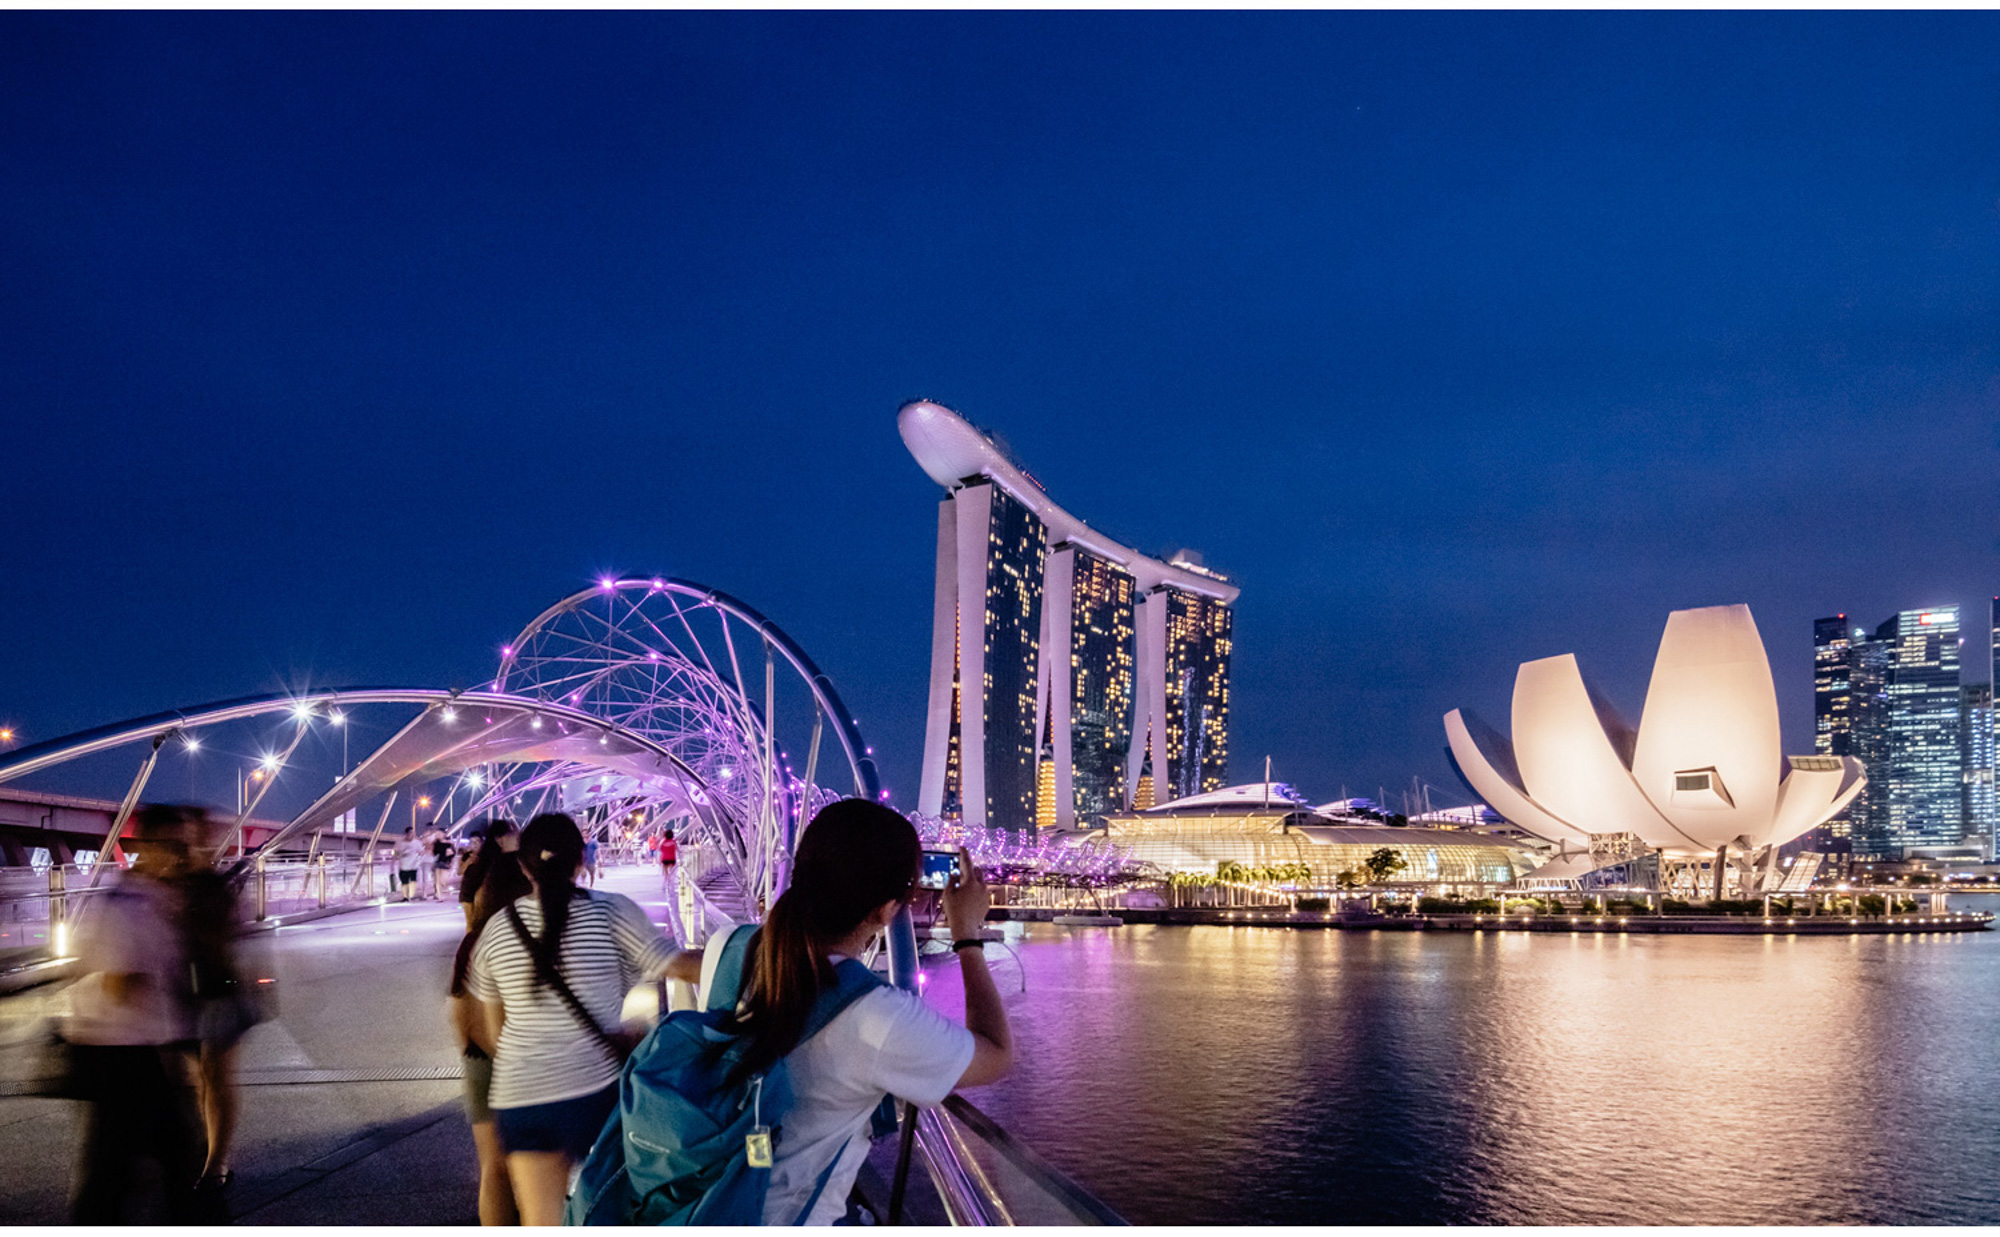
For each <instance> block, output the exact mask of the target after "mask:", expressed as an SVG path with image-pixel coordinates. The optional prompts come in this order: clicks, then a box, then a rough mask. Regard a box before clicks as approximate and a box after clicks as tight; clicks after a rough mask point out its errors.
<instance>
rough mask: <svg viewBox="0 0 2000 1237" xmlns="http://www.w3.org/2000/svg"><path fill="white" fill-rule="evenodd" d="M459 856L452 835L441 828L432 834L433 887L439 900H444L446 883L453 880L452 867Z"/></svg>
mask: <svg viewBox="0 0 2000 1237" xmlns="http://www.w3.org/2000/svg"><path fill="white" fill-rule="evenodd" d="M457 858H458V848H457V847H455V846H453V845H452V844H451V835H450V834H449V833H446V832H445V831H444V830H442V829H439V830H437V831H436V832H434V833H432V834H431V889H432V892H433V894H435V896H436V898H437V900H438V901H440V902H442V901H444V887H445V884H446V883H447V882H448V881H450V880H451V867H452V863H453V861H455V860H456V859H457Z"/></svg>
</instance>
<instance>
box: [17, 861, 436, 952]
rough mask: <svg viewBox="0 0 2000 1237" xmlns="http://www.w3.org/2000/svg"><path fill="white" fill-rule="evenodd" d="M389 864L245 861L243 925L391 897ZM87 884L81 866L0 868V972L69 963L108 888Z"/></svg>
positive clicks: (106, 880)
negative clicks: (85, 921)
mask: <svg viewBox="0 0 2000 1237" xmlns="http://www.w3.org/2000/svg"><path fill="white" fill-rule="evenodd" d="M395 880H396V871H395V864H394V863H393V862H388V863H380V862H373V863H371V862H370V861H369V860H367V859H363V858H358V857H355V856H334V855H316V856H312V857H310V858H308V857H305V856H298V857H289V858H265V859H259V860H252V861H251V863H250V864H249V865H248V866H247V867H246V868H245V869H244V871H243V873H242V885H241V892H242V909H243V914H244V917H245V919H246V920H247V921H257V920H263V919H271V918H276V917H279V916H290V915H296V914H299V913H302V912H306V911H313V910H322V909H331V908H336V907H339V906H343V905H350V904H352V905H362V904H366V903H368V902H371V901H373V900H375V899H378V898H382V897H388V896H393V895H394V894H395V892H396V888H395V883H394V882H395ZM111 883H112V880H111V876H110V874H108V873H107V874H104V875H101V876H99V877H98V879H97V881H96V883H95V884H93V883H92V881H91V868H90V865H88V864H75V863H58V864H48V865H45V866H42V867H20V868H0V971H7V970H14V969H17V968H20V967H24V966H34V965H36V964H38V963H43V962H50V961H55V960H57V959H61V958H66V957H68V956H70V948H71V945H72V943H73V941H74V939H75V936H74V933H75V927H76V923H77V921H78V920H79V918H80V917H81V916H83V915H85V914H87V913H88V912H89V910H90V908H91V906H93V905H94V904H95V903H96V901H97V900H98V899H99V898H101V897H103V895H104V893H105V891H106V890H107V889H109V888H110V887H111Z"/></svg>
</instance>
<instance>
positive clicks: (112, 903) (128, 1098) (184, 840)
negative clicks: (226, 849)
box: [63, 806, 226, 1224]
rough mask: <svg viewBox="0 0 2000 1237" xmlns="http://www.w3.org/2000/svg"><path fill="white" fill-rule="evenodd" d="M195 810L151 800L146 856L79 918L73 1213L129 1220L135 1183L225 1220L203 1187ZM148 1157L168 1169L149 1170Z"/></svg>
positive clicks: (71, 1025) (73, 1030) (135, 847)
mask: <svg viewBox="0 0 2000 1237" xmlns="http://www.w3.org/2000/svg"><path fill="white" fill-rule="evenodd" d="M190 827H191V819H190V813H189V812H188V811H187V810H185V809H182V808H178V807H167V806H148V807H145V808H143V809H141V810H140V812H139V814H138V816H137V818H136V819H135V821H134V823H133V834H132V836H131V837H130V838H129V839H127V840H126V845H127V846H128V847H129V848H130V849H131V851H132V852H133V854H134V855H135V856H136V859H135V861H134V863H133V865H132V867H131V869H130V870H128V871H124V872H120V873H117V874H116V876H115V877H114V878H113V879H114V883H113V884H112V886H111V887H110V889H109V890H107V891H106V892H105V893H104V895H103V896H102V898H101V899H99V901H98V904H97V905H96V906H94V907H93V908H91V910H90V911H88V912H87V913H86V914H85V915H84V916H83V919H82V921H81V923H80V924H79V925H78V929H77V939H76V955H77V964H78V967H79V969H81V970H82V971H83V972H85V974H84V977H83V978H82V979H80V980H78V981H77V982H76V984H75V985H73V986H72V987H71V989H70V998H71V1009H72V1013H71V1016H70V1017H69V1018H68V1019H67V1021H66V1025H65V1026H64V1029H63V1037H64V1039H65V1040H66V1041H67V1042H68V1043H69V1044H70V1062H71V1072H70V1077H69V1079H68V1080H67V1083H68V1088H69V1093H70V1094H71V1095H73V1096H75V1097H76V1098H79V1099H82V1100H84V1101H85V1103H86V1104H87V1105H88V1109H87V1111H86V1113H85V1116H84V1122H83V1149H82V1154H81V1155H80V1157H79V1162H78V1167H77V1178H76V1186H75V1194H74V1197H73V1199H72V1204H71V1219H72V1220H73V1221H74V1222H75V1223H77V1224H119V1223H126V1222H130V1221H132V1220H134V1219H138V1218H143V1217H138V1216H133V1215H130V1214H128V1208H129V1207H130V1206H131V1205H133V1204H134V1203H135V1202H138V1201H140V1200H138V1199H137V1198H136V1197H135V1195H137V1194H138V1193H140V1192H141V1191H144V1190H147V1188H148V1183H151V1185H150V1189H151V1190H155V1191H158V1192H159V1194H160V1195H162V1196H163V1201H164V1204H165V1212H166V1218H167V1220H168V1222H169V1223H174V1224H191V1223H193V1224H201V1223H225V1222H226V1216H225V1215H224V1213H223V1210H222V1204H221V1198H220V1193H219V1192H218V1191H215V1190H202V1189H198V1188H197V1183H198V1182H199V1180H200V1177H201V1170H202V1135H201V1128H200V1125H199V1122H198V1120H197V1118H196V1115H195V1099H194V1093H193V1090H192V1088H191V1087H190V1085H189V1083H190V1079H189V1077H188V1071H187V1068H186V1053H187V1050H188V1049H189V1048H190V1047H191V1046H192V1045H193V1042H194V1039H195V1025H194V1006H193V1001H192V993H191V992H190V989H189V978H188V972H189V960H190V959H189V950H188V946H187V942H188V933H187V925H186V923H185V922H184V921H185V916H186V902H185V898H184V896H183V894H182V891H181V889H180V888H179V882H180V881H181V879H182V878H183V877H185V876H186V875H187V873H188V871H189V868H190V863H191V859H190V854H189V850H190V841H191V838H190ZM146 1161H151V1162H152V1163H154V1164H156V1165H157V1166H158V1168H157V1171H156V1172H155V1173H153V1174H148V1173H147V1172H145V1171H144V1164H145V1162H146Z"/></svg>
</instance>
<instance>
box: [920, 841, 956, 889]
mask: <svg viewBox="0 0 2000 1237" xmlns="http://www.w3.org/2000/svg"><path fill="white" fill-rule="evenodd" d="M958 856H959V852H958V851H955V850H927V851H925V852H924V864H923V868H922V870H921V871H920V872H919V873H918V875H917V888H919V889H943V888H944V887H945V886H947V885H949V884H951V878H952V877H954V876H956V875H958V870H959V865H958Z"/></svg>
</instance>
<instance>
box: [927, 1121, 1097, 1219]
mask: <svg viewBox="0 0 2000 1237" xmlns="http://www.w3.org/2000/svg"><path fill="white" fill-rule="evenodd" d="M916 1149H917V1154H918V1155H919V1157H920V1158H921V1159H922V1160H923V1163H924V1169H925V1173H926V1175H927V1176H928V1177H929V1178H930V1181H931V1185H932V1187H933V1188H934V1189H935V1190H936V1191H937V1195H938V1201H939V1203H940V1204H941V1205H942V1207H943V1209H944V1213H945V1217H946V1219H947V1221H948V1222H949V1223H951V1224H953V1225H981V1226H993V1225H1006V1226H1014V1225H1024V1224H1033V1225H1063V1226H1075V1225H1084V1224H1088V1225H1099V1224H1108V1225H1122V1224H1124V1223H1125V1221H1124V1219H1123V1218H1121V1217H1120V1216H1119V1215H1118V1213H1117V1212H1115V1211H1113V1210H1111V1208H1110V1207H1108V1206H1106V1205H1105V1204H1104V1203H1103V1202H1101V1201H1100V1200H1099V1199H1097V1198H1096V1197H1095V1196H1094V1195H1092V1194H1091V1193H1090V1192H1089V1191H1088V1190H1085V1189H1084V1188H1083V1187H1082V1186H1080V1185H1078V1184H1077V1183H1076V1182H1074V1181H1072V1180H1070V1178H1069V1177H1068V1176H1067V1175H1066V1174H1064V1173H1063V1172H1062V1171H1061V1170H1060V1169H1058V1168H1056V1167H1055V1166H1054V1165H1053V1164H1050V1163H1049V1162H1048V1161H1047V1160H1044V1159H1043V1158H1042V1157H1041V1156H1039V1155H1037V1154H1035V1152H1034V1151H1032V1150H1030V1149H1029V1148H1028V1147H1027V1146H1026V1145H1025V1144H1023V1143H1020V1142H1017V1141H1015V1139H1014V1138H1013V1136H1012V1135H1010V1134H1008V1133H1007V1131H1006V1130H1004V1129H1002V1128H1001V1127H1000V1124H999V1123H998V1122H996V1121H994V1120H993V1118H991V1117H989V1116H987V1115H986V1114H985V1113H984V1112H981V1111H980V1110H979V1109H978V1108H977V1107H976V1106H974V1105H973V1104H972V1102H971V1101H970V1100H967V1099H966V1098H965V1097H964V1096H962V1095H953V1096H951V1097H950V1098H948V1099H946V1100H945V1102H944V1104H943V1106H942V1107H939V1108H927V1109H922V1110H920V1111H919V1112H918V1114H917V1137H916Z"/></svg>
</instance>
